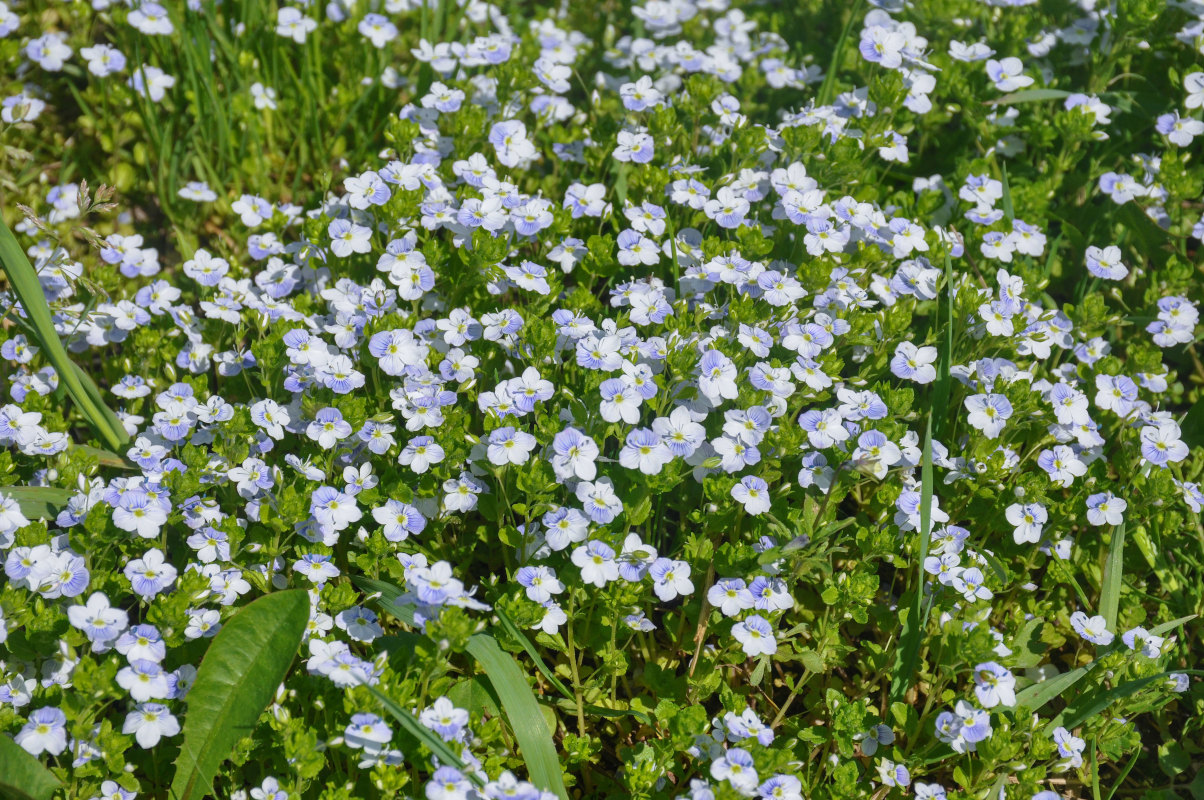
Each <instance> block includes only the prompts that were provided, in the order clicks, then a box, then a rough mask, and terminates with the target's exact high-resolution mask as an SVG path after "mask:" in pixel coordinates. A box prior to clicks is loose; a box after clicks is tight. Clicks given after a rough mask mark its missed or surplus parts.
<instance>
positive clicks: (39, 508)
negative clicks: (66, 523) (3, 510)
mask: <svg viewBox="0 0 1204 800" xmlns="http://www.w3.org/2000/svg"><path fill="white" fill-rule="evenodd" d="M5 496H8V497H11V498H12V499H14V500H16V501H17V505H18V506H20V508H21V513H22V514H24V515H25V516H26V517H27V518H29V519H54V518H55V517H57V516H58V515H59V511H60V510H61V509H62V508H64V507H65V506H66V505H67V501H68V500H70V499H71V498H72V497H74V496H75V492H73V491H71V490H70V489H56V488H54V487H51V486H2V487H0V497H5Z"/></svg>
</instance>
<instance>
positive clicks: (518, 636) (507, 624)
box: [494, 608, 573, 700]
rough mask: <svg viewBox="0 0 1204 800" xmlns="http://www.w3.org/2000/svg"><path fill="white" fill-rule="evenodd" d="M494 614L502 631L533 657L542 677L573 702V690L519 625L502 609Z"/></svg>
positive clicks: (497, 609)
mask: <svg viewBox="0 0 1204 800" xmlns="http://www.w3.org/2000/svg"><path fill="white" fill-rule="evenodd" d="M494 613H495V614H497V618H498V622H499V623H500V624H501V626H502V630H504V631H505V632H506V633H507V634H509V635H510V638H512V639H514V641H515V642H516V643H517V644H518V645H519V646H520V647H522V649H523V651H524V652H525V653H526V654H527V655H529V656H531V660H532V661H534V662H535V668H536V669H538V670H539V672H540V674H541V675H543V676H544V677H545V678H547V679H548V683H550V684H552V686H554V687H556V691H558V692H560V693H561V694H562V695H564V696H565V697H567V698H569V699H570V700H572V699H573V692H572V690H571V689H569V687H568V686H566V685H565V684H564V682H563V681H562V680H560V678H558V677H556V673H555V672H553V671H552V670H551V668H550V667H549V666H548V665H547V662H545V661H544V660H543V658H542V657H541V656H540V655H539V651H538V650H536V649H535V645H534V644H532V642H531V640H530V639H528V638H527V637H526V635H525V634H524V633H523V632H522V631H521V630H519V627H518V625H516V624H514V620H512V619H510V616H509V615H508V614H506V612H505V611H502V610H501V609H500V608H496V609H494Z"/></svg>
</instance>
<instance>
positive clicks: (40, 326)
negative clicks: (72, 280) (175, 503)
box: [0, 220, 130, 450]
mask: <svg viewBox="0 0 1204 800" xmlns="http://www.w3.org/2000/svg"><path fill="white" fill-rule="evenodd" d="M0 268H3V270H4V273H5V275H7V276H8V282H9V284H11V285H12V289H13V293H14V294H15V295H16V296H17V299H18V300H20V301H21V307H22V308H23V309H24V310H25V313H26V314H27V315H28V317H29V327H30V329H31V332H32V333H33V335H34V338H36V339H37V341H38V344H39V345H40V346H41V347H42V352H43V353H44V354H45V356H46V358H47V360H49V361H50V364H51V365H52V366H53V367H54V371H55V372H57V373H58V376H59V381H60V382H61V383H62V384H63V386H65V387H66V389H67V393H68V394H69V395H71V399H72V401H73V402H74V403H75V404H76V405H77V406H78V407H79V410H80V413H81V414H83V416H84V419H85V420H87V422H88V424H89V425H91V426H92V428H93V430H95V431H96V433H97V434H98V435H99V436H100V437H101V438H102V439H104V440H105V444H106V445H107V446H108V447H109V449H110V450H120V449H121V448H122V446H123V445H124V444H125V443H126V442H128V441H129V438H130V437H129V434H127V433H126V431H125V427H124V426H122V424H121V422H120V421H119V420H118V419H117V415H116V414H114V413H113V410H112V409H110V408H109V407H108V406H107V405H105V403H104V401H103V400H102V399H101V397H100V391H99V390H98V389H97V388H96V384H95V383H93V382H92V380H91V379H89V378H88V376H87V375H86V374H85V373H84V372H83V370H81V369H80V368H79V366H78V365H77V364H75V362H73V361H72V360H71V359H70V358H69V357H68V356H67V351H66V350H65V349H64V348H63V343H62V342H60V341H59V337H58V332H57V331H56V330H55V329H54V321H53V320H52V319H51V316H50V306H48V305H47V304H46V295H45V293H44V292H43V291H42V284H41V282H40V281H39V280H38V273H37V271H36V270H34V268H33V265H32V264H30V263H29V259H28V258H26V257H25V251H23V250H22V249H21V245H20V244H19V243H18V242H17V239H16V237H15V236H13V232H12V231H10V230H9V229H8V226H7V225H6V224H4V221H3V220H0Z"/></svg>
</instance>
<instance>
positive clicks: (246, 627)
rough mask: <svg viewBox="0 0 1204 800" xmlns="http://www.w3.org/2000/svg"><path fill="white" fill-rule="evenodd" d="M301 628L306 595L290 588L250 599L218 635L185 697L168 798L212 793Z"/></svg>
mask: <svg viewBox="0 0 1204 800" xmlns="http://www.w3.org/2000/svg"><path fill="white" fill-rule="evenodd" d="M308 622H309V595H308V594H307V593H306V592H305V590H303V589H290V590H288V591H283V592H273V593H272V594H269V595H265V596H263V597H260V598H259V599H258V600H255V601H253V602H252V603H250V604H248V605H247V606H246V607H244V608H243V609H241V610H240V611H239V612H238V613H237V614H235V615H234V616H233V617H231V618H230V620H229V622H227V623H226V624H225V625H224V626H223V627H222V629H221V630H220V631H218V634H217V636H215V637H214V638H213V642H212V643H211V644H210V645H209V649H208V650H207V651H206V652H205V657H204V659H203V660H202V661H201V667H200V669H199V670H197V677H196V683H195V684H193V687H192V690H191V691H189V693H188V698H187V704H188V707H187V711H186V713H185V715H184V739H183V744H182V745H181V746H180V755H179V757H178V758H177V759H176V774H175V779H174V780H173V781H172V783H171V794H172V797H173V798H174V800H193V798H201V797H205V796H208V795H210V794H211V793H212V792H213V779H214V777H215V776H216V775H217V770H218V767H220V766H221V763H222V762H223V761H225V760H226V757H227V756H229V755H230V752H231V751H232V750H233V749H234V746H235V744H236V743H237V742H238V740H239V739H241V738H242V737H244V736H247V735H249V734H250V733H251V732H252V731H253V730H254V729H255V725H256V723H257V722H258V721H259V717H260V715H261V714H262V713H263V711H264V709H265V708H267V707H268V704H269V703H271V702H272V698H273V697H274V696H275V694H276V688H277V687H278V686H280V683H281V681H283V680H284V676H285V674H286V673H287V672H288V668H289V666H290V665H291V664H292V663H293V656H295V655H296V653H297V648H298V647H299V646H300V645H301V640H302V637H303V636H304V635H305V626H306V624H307V623H308Z"/></svg>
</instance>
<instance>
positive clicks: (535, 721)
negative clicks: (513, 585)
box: [468, 634, 568, 800]
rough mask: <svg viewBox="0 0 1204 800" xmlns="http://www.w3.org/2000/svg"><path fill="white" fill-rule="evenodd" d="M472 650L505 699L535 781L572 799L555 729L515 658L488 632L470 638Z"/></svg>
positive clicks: (469, 650)
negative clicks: (557, 744) (565, 785)
mask: <svg viewBox="0 0 1204 800" xmlns="http://www.w3.org/2000/svg"><path fill="white" fill-rule="evenodd" d="M468 652H469V653H471V654H472V657H473V658H475V659H476V660H477V661H478V662H479V663H480V664H481V668H482V669H483V670H484V671H485V675H486V677H488V678H489V682H490V683H492V684H493V689H494V691H495V692H497V696H498V698H499V699H500V700H501V702H502V709H503V710H504V712H505V717H506V721H507V722H508V723H509V725H510V729H511V730H512V731H514V738H516V739H517V740H518V747H519V750H520V751H521V752H522V756H523V760H524V761H525V762H526V764H527V772H528V773H529V776H530V780H531V782H532V783H534V784H535V785H536V786H538V787H539V788H541V789H545V790H547V791H550V792H553V793H554V794H555V795H556V796H557V797H559V798H561V800H568V793H567V791H566V790H565V788H564V776H563V773H562V772H561V770H560V759H559V758H558V757H557V755H556V746H555V745H554V744H553V743H552V731H550V730H548V725H547V722H546V721H545V719H544V715H543V712H542V711H541V710H540V708H539V703H537V702H536V701H535V695H534V694H532V692H531V687H530V686H529V685H527V679H526V677H525V676H524V675H523V672H522V670H521V669H519V666H518V664H517V663H516V662H515V660H514V658H513V657H512V656H511V655H510V654H509V653H507V652H506V651H504V650H502V648H501V647H499V646H498V643H497V641H496V640H495V639H494V638H493V637H492V636H488V635H484V634H476V635H474V636H471V637H469V639H468Z"/></svg>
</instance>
